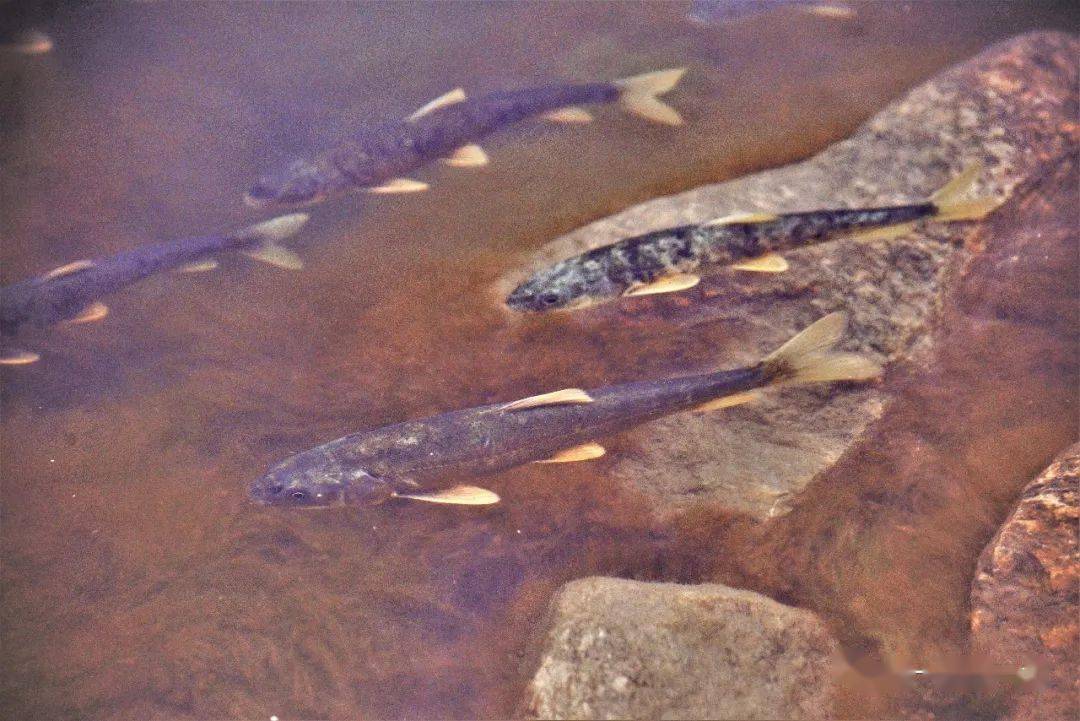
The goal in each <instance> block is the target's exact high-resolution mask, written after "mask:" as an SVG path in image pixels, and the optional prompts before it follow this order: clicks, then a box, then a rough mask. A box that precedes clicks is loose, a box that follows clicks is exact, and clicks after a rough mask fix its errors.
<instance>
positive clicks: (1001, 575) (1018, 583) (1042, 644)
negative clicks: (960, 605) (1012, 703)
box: [971, 443, 1080, 719]
mask: <svg viewBox="0 0 1080 721" xmlns="http://www.w3.org/2000/svg"><path fill="white" fill-rule="evenodd" d="M1078 484H1080V443H1077V444H1076V445H1073V446H1072V447H1070V448H1069V449H1068V450H1066V451H1065V452H1064V453H1062V454H1061V455H1060V456H1059V457H1058V458H1057V460H1056V461H1055V462H1054V463H1053V464H1052V465H1051V466H1050V467H1049V468H1047V469H1046V470H1045V471H1043V473H1042V474H1041V475H1040V476H1039V477H1038V478H1036V479H1035V480H1034V481H1032V482H1031V484H1030V485H1028V487H1027V488H1025V489H1024V493H1023V495H1022V496H1021V498H1020V502H1019V504H1018V505H1017V507H1016V509H1015V510H1014V511H1013V512H1012V514H1011V515H1010V516H1009V518H1008V520H1006V521H1005V524H1004V525H1003V526H1002V527H1001V529H1000V530H999V531H998V533H997V535H996V536H995V537H994V539H993V540H992V541H991V542H990V543H989V545H987V547H986V550H985V551H983V554H982V558H980V559H979V567H978V571H977V574H976V576H975V582H974V584H973V587H972V596H971V607H972V612H971V629H972V642H973V646H974V648H975V651H976V653H977V654H978V655H979V656H980V657H983V658H986V659H987V660H989V661H991V662H992V663H995V664H999V665H1001V666H1005V667H1019V666H1021V665H1029V666H1033V667H1034V669H1035V673H1036V676H1035V679H1036V683H1035V684H1033V685H1032V686H1031V690H1030V691H1029V692H1027V693H1025V694H1024V695H1023V696H1021V697H1020V699H1019V700H1018V703H1017V705H1016V707H1015V708H1014V709H1013V711H1012V714H1011V715H1010V718H1014V719H1035V718H1044V719H1075V718H1078V717H1080V621H1078V619H1077V606H1078V603H1080V595H1078V589H1080V550H1078V543H1077V521H1078V519H1080V513H1078V504H1080V488H1078Z"/></svg>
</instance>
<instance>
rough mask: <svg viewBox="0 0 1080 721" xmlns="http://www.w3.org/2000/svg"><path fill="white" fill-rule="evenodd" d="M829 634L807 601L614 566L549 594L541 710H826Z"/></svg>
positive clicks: (833, 664) (611, 713) (683, 714)
mask: <svg viewBox="0 0 1080 721" xmlns="http://www.w3.org/2000/svg"><path fill="white" fill-rule="evenodd" d="M843 668H844V664H843V662H842V661H841V660H840V658H839V654H838V652H837V647H836V643H835V642H834V641H833V640H832V638H831V637H830V636H829V634H828V632H827V631H826V630H825V628H824V626H823V625H822V623H821V622H820V621H819V620H818V619H817V618H816V617H815V616H814V615H813V614H811V613H809V612H807V611H802V610H799V609H795V608H791V607H788V606H784V605H782V604H779V603H777V602H775V601H772V600H770V599H768V598H766V597H765V596H761V595H758V594H756V593H751V592H749V591H740V590H736V589H732V588H728V587H726V586H720V585H700V586H681V585H678V584H673V583H640V582H637V581H624V580H619V579H614V578H585V579H581V580H578V581H574V582H573V583H569V584H567V585H566V586H564V587H563V588H562V590H561V591H560V592H559V594H558V595H557V596H556V597H555V599H554V601H553V602H552V607H551V630H550V632H549V633H548V636H547V640H546V645H545V650H544V653H543V657H542V658H541V660H540V666H539V669H538V670H537V672H536V675H535V676H534V677H533V679H532V682H531V683H530V685H529V690H528V699H527V712H528V713H529V714H530V715H532V716H535V717H539V718H687V719H689V718H702V719H719V718H723V719H816V718H827V717H828V716H829V714H830V710H831V697H832V694H833V692H834V683H835V679H836V678H837V675H838V674H839V673H840V672H841V671H842V669H843Z"/></svg>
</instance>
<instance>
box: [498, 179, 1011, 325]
mask: <svg viewBox="0 0 1080 721" xmlns="http://www.w3.org/2000/svg"><path fill="white" fill-rule="evenodd" d="M980 171H981V167H980V166H979V165H978V164H974V165H972V166H970V167H968V168H967V169H965V170H964V171H962V172H961V173H960V174H958V175H957V176H956V177H955V178H953V180H951V181H950V182H949V183H947V184H946V185H945V186H944V187H942V188H941V189H939V190H938V191H937V192H936V193H934V194H933V195H931V196H930V198H928V199H927V200H925V201H923V202H918V203H911V204H907V205H893V206H883V207H865V208H841V209H832V210H811V211H805V212H796V213H778V214H772V213H735V214H732V215H727V216H724V217H722V218H716V219H714V220H710V221H708V222H705V223H700V224H690V225H680V226H677V227H674V228H666V229H663V230H656V231H652V232H649V233H645V234H643V235H636V236H633V237H630V238H625V239H623V240H620V241H618V242H616V243H612V244H610V245H606V246H602V247H599V248H595V249H593V250H590V251H587V252H585V253H582V254H580V255H577V256H574V257H571V258H568V259H566V260H563V261H560V262H558V263H555V264H554V265H551V266H548V267H546V268H543V269H541V270H539V271H537V272H536V273H534V274H533V275H531V276H530V277H528V278H526V279H525V280H524V281H522V282H521V283H519V284H518V285H517V287H515V288H514V290H512V291H511V292H510V293H509V294H508V295H507V297H506V299H505V305H506V307H507V308H509V309H510V310H511V311H517V312H525V313H544V312H550V311H560V310H564V311H568V310H578V309H582V308H587V307H590V306H594V305H598V304H600V303H606V302H610V301H613V300H616V299H618V298H622V297H628V296H638V295H651V294H657V293H672V292H677V291H683V290H688V289H690V288H693V287H694V286H696V285H697V284H698V282H699V281H700V280H701V278H700V276H699V275H698V273H697V272H696V271H698V270H699V269H700V268H703V267H710V266H716V267H720V266H727V267H730V268H733V269H735V270H743V271H749V272H763V273H782V272H784V271H785V270H787V269H788V263H787V261H786V260H785V259H784V258H783V257H782V256H781V255H779V253H780V252H781V251H785V250H790V249H793V248H800V247H804V246H809V245H816V244H818V243H823V242H827V241H829V240H834V239H836V238H838V237H841V236H845V235H846V236H851V237H856V238H861V239H863V240H887V239H890V238H896V237H899V236H902V235H904V234H906V233H908V232H910V231H911V230H912V228H913V227H914V225H915V223H916V222H918V221H922V220H934V221H938V222H954V221H977V220H981V219H982V218H984V217H986V216H987V215H988V214H989V213H990V212H992V211H993V210H994V209H995V208H997V207H998V205H1000V202H1001V201H1000V200H998V199H996V198H991V197H987V198H975V199H973V200H964V199H963V196H965V194H967V193H968V192H969V191H970V190H971V187H972V185H973V184H974V182H975V180H976V178H977V177H978V175H979V173H980Z"/></svg>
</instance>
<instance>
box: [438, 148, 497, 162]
mask: <svg viewBox="0 0 1080 721" xmlns="http://www.w3.org/2000/svg"><path fill="white" fill-rule="evenodd" d="M489 162H491V161H490V160H489V159H488V155H487V153H485V152H484V149H483V148H481V147H480V146H479V145H476V144H470V145H462V146H461V147H460V148H458V149H457V150H455V151H454V154H453V155H451V156H450V157H449V158H443V163H445V164H446V165H449V166H451V167H454V168H478V167H480V166H482V165H487V164H488V163H489Z"/></svg>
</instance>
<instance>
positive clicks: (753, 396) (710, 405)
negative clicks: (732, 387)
mask: <svg viewBox="0 0 1080 721" xmlns="http://www.w3.org/2000/svg"><path fill="white" fill-rule="evenodd" d="M759 398H761V393H760V392H758V391H745V392H743V393H733V394H731V395H729V396H723V397H721V398H716V399H715V400H711V401H708V402H707V403H702V404H701V405H700V406H697V407H696V408H694V410H695V411H718V410H720V409H721V408H731V407H732V406H741V405H742V404H743V403H752V402H753V401H756V400H758V399H759Z"/></svg>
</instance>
